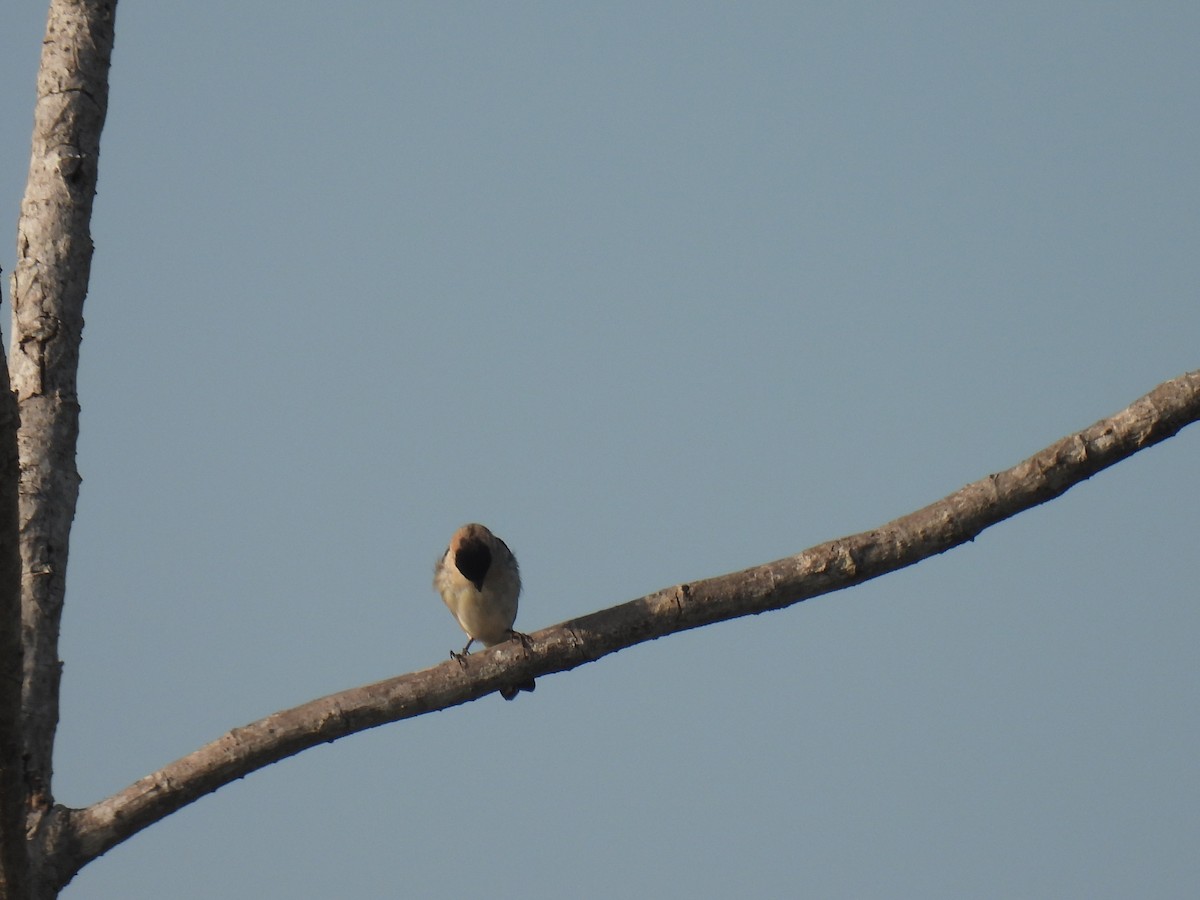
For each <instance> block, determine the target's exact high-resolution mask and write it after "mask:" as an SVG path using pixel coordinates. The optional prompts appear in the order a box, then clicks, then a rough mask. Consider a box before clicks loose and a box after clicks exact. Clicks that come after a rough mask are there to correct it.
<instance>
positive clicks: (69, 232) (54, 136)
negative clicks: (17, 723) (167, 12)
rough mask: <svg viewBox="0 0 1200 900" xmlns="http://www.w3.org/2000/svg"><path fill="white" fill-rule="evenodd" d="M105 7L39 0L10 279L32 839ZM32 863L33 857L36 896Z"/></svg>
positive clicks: (46, 758)
mask: <svg viewBox="0 0 1200 900" xmlns="http://www.w3.org/2000/svg"><path fill="white" fill-rule="evenodd" d="M115 13H116V0H103V2H98V0H53V2H52V3H51V4H50V14H49V18H48V20H47V24H46V36H45V39H44V41H43V45H42V59H41V65H40V67H39V69H38V79H37V103H36V106H35V108H34V125H33V141H32V151H31V154H30V163H29V178H28V181H27V183H26V188H25V197H24V199H23V201H22V203H21V217H20V221H19V224H18V231H17V265H16V270H15V272H14V273H13V281H12V310H13V317H12V323H13V337H12V349H11V355H10V358H9V373H10V375H11V379H12V389H13V391H15V394H16V400H17V405H18V408H19V411H20V427H19V429H18V432H17V452H18V457H19V465H20V482H19V501H18V503H19V517H20V526H19V528H20V533H19V548H20V556H21V564H22V571H21V628H20V635H21V641H22V645H23V654H22V671H23V685H22V699H21V709H22V713H21V741H22V746H23V755H24V782H25V783H24V800H25V803H26V804H27V814H28V816H29V820H28V823H27V825H28V830H29V831H30V832H31V833H33V834H34V835H35V837H36V835H37V832H38V831H39V829H40V827H41V818H42V816H43V815H44V814H45V813H46V812H47V811H49V810H50V809H51V807H52V804H53V790H52V786H51V777H52V774H53V770H52V760H53V752H54V734H55V729H56V727H57V725H58V701H59V680H60V675H61V667H62V664H61V663H60V662H59V660H58V635H59V623H60V620H61V617H62V605H63V596H64V593H65V590H66V572H67V551H68V546H69V540H70V531H71V521H72V519H73V518H74V516H75V502H76V499H77V497H78V495H79V473H78V471H77V470H76V468H75V445H76V439H77V437H78V434H79V400H78V393H77V390H76V375H77V372H78V367H79V342H80V338H81V336H82V332H83V301H84V297H85V296H86V295H87V287H88V276H89V273H90V269H91V261H92V239H91V230H90V221H91V215H92V200H93V198H94V197H95V194H96V176H97V171H98V166H99V153H100V132H101V129H102V128H103V126H104V117H105V113H106V112H107V108H108V70H109V62H110V60H111V56H112V47H113V20H114V16H115ZM32 846H35V847H36V846H38V842H37V841H36V840H35V842H34V844H33V845H32ZM38 868H39V866H38V860H37V859H34V860H33V874H34V877H35V884H34V891H35V894H39V892H40V888H39V887H38V885H37V883H36V877H37V873H38ZM51 896H52V894H51Z"/></svg>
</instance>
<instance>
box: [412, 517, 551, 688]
mask: <svg viewBox="0 0 1200 900" xmlns="http://www.w3.org/2000/svg"><path fill="white" fill-rule="evenodd" d="M433 588H434V590H436V591H437V592H438V593H439V594H441V595H442V601H443V602H444V603H445V604H446V606H448V607H449V608H450V612H452V613H454V618H456V619H458V624H459V625H460V626H462V630H463V631H465V632H466V633H467V637H468V638H469V640H468V641H467V645H466V646H465V647H463V648H462V653H461V654H458V653H454V652H453V651H451V653H450V655H451V656H453V657H454V658H455V659H461V658H462V657H463V656H466V655H467V653H468V652H469V651H470V649H471V645H472V644H473V643H475V642H476V641H479V642H481V643H482V644H483V645H484V646H485V647H491V646H493V645H495V644H501V643H503V642H504V641H507V640H508V639H509V638H514V637H515V638H518V639H520V640H522V641H525V640H528V637H527V636H526V635H523V634H521V633H520V632H519V631H513V622H515V621H516V619H517V596H518V595H519V594H520V593H521V572H520V570H519V569H518V568H517V558H516V557H515V556H513V554H512V551H511V550H509V549H508V545H507V544H506V543H504V541H502V540H500V538H498V537H496V536H495V535H494V534H492V532H491V531H490V530H488V528H487V527H486V526H484V525H479V524H478V523H475V522H472V523H471V524H470V525H464V526H463V527H462V528H460V529H458V531H456V532H454V536H453V537H452V538H450V546H449V547H447V548H446V552H445V553H443V554H442V558H441V559H439V560H438V563H437V566H435V567H434V570H433ZM534 687H535V684H534V681H533V679H532V678H530V679H529V680H528V681H525V682H522V683H521V684H515V685H512V686H511V687H504V688H501V689H500V696H502V697H503V698H504V699H505V700H512V699H513V698H514V697H516V696H517V693H518V692H519V691H532V690H533V689H534Z"/></svg>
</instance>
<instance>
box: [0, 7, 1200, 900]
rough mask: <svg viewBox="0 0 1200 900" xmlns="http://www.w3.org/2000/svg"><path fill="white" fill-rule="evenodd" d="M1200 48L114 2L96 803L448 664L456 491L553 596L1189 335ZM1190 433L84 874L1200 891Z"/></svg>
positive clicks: (171, 823) (931, 10) (960, 14)
mask: <svg viewBox="0 0 1200 900" xmlns="http://www.w3.org/2000/svg"><path fill="white" fill-rule="evenodd" d="M15 6H19V7H20V8H14V9H10V10H8V11H7V15H6V17H5V25H4V29H3V32H2V35H0V74H2V76H3V80H2V82H0V83H2V84H3V88H2V90H0V102H2V103H3V110H2V111H3V121H4V122H5V123H6V125H5V127H4V129H3V130H2V134H0V141H2V144H0V154H2V156H0V208H3V209H4V210H7V212H6V213H5V214H4V215H5V217H6V218H5V221H6V222H7V223H8V232H7V233H8V237H7V238H5V239H4V240H3V242H2V243H0V247H2V248H3V249H2V250H0V264H2V265H3V267H4V269H5V272H6V276H5V286H4V294H5V298H6V299H7V294H8V284H7V273H8V272H11V269H12V265H13V260H14V250H13V246H14V242H15V229H14V225H15V222H16V217H17V210H18V203H19V197H20V193H21V190H22V188H23V183H24V178H25V172H26V166H27V160H28V153H29V143H28V140H29V137H28V136H29V128H28V123H29V122H30V121H31V115H32V102H33V85H34V76H35V71H36V65H37V55H38V51H39V45H40V40H41V33H42V29H43V25H44V15H45V13H44V4H40V3H38V2H30V3H24V4H17V5H15ZM317 6H320V7H321V8H319V9H318V8H315V7H317ZM1198 42H1200V7H1198V6H1197V5H1196V4H1194V3H1155V2H1150V3H1139V4H1094V3H1052V4H1047V3H1004V4H962V3H913V4H810V3H746V4H733V3H726V4H712V3H624V2H614V3H604V4H561V3H505V4H493V3H470V4H461V3H460V4H446V3H389V2H375V3H367V2H346V3H337V4H321V5H316V4H308V5H304V4H301V5H296V4H291V3H278V2H275V3H267V2H262V3H231V2H212V3H200V4H162V3H148V2H144V0H122V2H121V5H120V8H119V11H118V20H117V48H116V55H115V60H114V67H113V73H112V93H111V101H110V109H109V119H108V127H107V129H106V131H105V134H104V139H103V149H102V157H101V169H100V173H101V174H100V193H99V197H98V200H97V205H96V215H95V222H94V225H95V239H96V247H97V251H96V258H95V264H94V267H93V277H92V288H91V294H90V296H89V298H88V301H87V309H86V315H87V329H86V333H85V343H84V350H83V365H82V372H81V392H82V404H83V434H82V437H81V441H80V453H79V464H80V469H81V471H82V473H83V477H84V482H83V487H82V494H81V497H80V504H79V513H78V518H77V522H76V527H75V531H74V537H73V544H72V551H71V567H70V572H69V578H68V585H69V588H68V607H67V613H66V618H65V621H64V630H63V641H62V654H63V658H64V659H65V661H66V668H65V676H64V681H63V691H64V694H63V716H64V719H63V723H62V726H61V729H60V741H59V747H58V750H59V752H58V756H57V760H56V768H57V793H58V797H59V799H60V800H61V801H63V802H65V803H68V804H71V805H84V804H87V803H90V802H93V801H95V800H98V799H100V798H102V797H105V796H107V795H109V794H111V793H113V792H115V791H117V790H119V789H121V788H123V787H124V786H125V785H127V784H128V783H129V782H131V781H133V780H135V779H137V778H138V777H140V776H142V775H144V774H147V773H148V772H150V771H152V770H154V769H156V768H157V767H159V766H161V765H163V764H165V763H166V762H168V761H170V760H172V759H175V758H177V757H179V756H181V755H183V754H185V753H187V752H189V751H191V750H193V749H195V748H196V747H198V746H199V745H201V744H203V743H206V742H208V741H210V740H212V739H214V738H216V737H218V736H219V735H221V734H222V733H223V732H225V731H226V730H228V729H229V728H231V727H234V726H237V725H241V724H244V723H246V722H249V721H251V720H254V719H257V718H259V717H261V716H263V715H266V714H268V713H271V712H273V711H275V710H277V709H280V708H283V707H288V706H292V705H295V704H298V703H301V702H304V701H306V700H309V699H311V698H313V697H316V696H319V695H323V694H326V693H329V692H332V691H335V690H340V689H343V688H347V687H352V686H355V685H358V684H362V683H366V682H370V681H375V680H379V679H382V678H386V677H389V676H392V675H396V674H400V673H403V672H407V671H411V670H414V669H419V668H424V667H426V666H429V665H432V664H435V663H437V662H439V661H441V660H443V659H444V658H445V657H446V653H447V652H448V651H449V650H450V648H452V647H457V646H459V645H460V642H461V640H462V638H461V635H460V632H459V630H458V628H457V625H456V624H455V622H454V621H453V619H452V618H451V617H450V615H449V613H448V612H447V611H446V610H445V608H444V607H443V606H442V604H441V602H440V601H439V600H438V598H437V597H436V595H435V594H434V593H433V592H432V589H431V587H430V578H431V575H432V566H433V562H434V560H435V559H436V557H437V556H438V554H439V553H440V552H441V550H442V548H443V547H444V545H445V542H446V540H447V538H448V537H449V535H450V533H451V532H452V531H453V529H454V528H455V527H456V526H458V525H460V524H462V523H463V522H467V521H472V520H478V521H482V522H486V523H487V524H489V525H490V526H491V527H492V528H494V529H495V530H496V532H497V533H499V534H500V535H502V536H503V537H504V538H505V539H506V540H507V541H508V542H509V544H510V545H511V546H512V548H513V549H514V551H515V552H516V554H517V556H518V557H519V559H520V561H521V564H522V568H523V571H524V575H525V586H526V592H525V594H524V596H523V598H522V604H521V613H520V617H519V619H518V625H519V626H520V627H521V628H523V629H525V630H531V631H532V630H536V629H538V628H541V627H543V626H546V625H550V624H553V623H556V622H559V621H562V620H564V619H566V618H569V617H572V616H575V615H579V614H582V613H586V612H590V611H593V610H596V609H599V608H602V607H606V606H610V605H612V604H615V603H619V602H622V601H625V600H628V599H632V598H634V597H637V596H640V595H642V594H644V593H647V592H649V591H651V590H654V589H657V588H660V587H664V586H667V585H670V584H674V583H677V582H679V581H681V580H688V579H696V578H700V577H704V576H708V575H714V574H718V573H723V572H727V571H731V570H734V569H739V568H742V567H745V566H749V565H753V564H756V563H760V562H765V561H767V560H770V559H774V558H777V557H780V556H784V555H787V554H790V553H794V552H797V551H799V550H801V549H803V548H805V547H807V546H810V545H812V544H815V543H817V542H820V541H822V540H825V539H829V538H833V537H837V536H840V535H843V534H847V533H851V532H855V531H860V530H863V529H868V528H871V527H874V526H876V525H878V524H880V523H882V522H884V521H887V520H889V519H891V518H893V517H895V516H897V515H901V514H903V513H906V512H909V511H911V510H912V509H915V508H916V507H918V506H921V505H924V504H926V503H928V502H930V501H933V500H935V499H937V498H939V497H941V496H943V495H945V494H947V493H949V492H950V491H953V490H955V489H956V488H958V487H960V486H961V485H962V484H964V483H966V482H968V481H972V480H974V479H976V478H979V477H981V476H983V475H986V474H987V473H989V472H993V471H996V470H998V469H1002V468H1005V467H1007V466H1009V465H1012V464H1014V463H1016V462H1017V461H1019V460H1020V459H1022V458H1024V457H1025V456H1027V455H1029V454H1031V453H1033V452H1035V451H1037V450H1038V449H1040V448H1042V447H1043V446H1045V445H1046V444H1048V443H1050V442H1052V441H1054V440H1055V439H1057V438H1059V437H1061V436H1062V435H1064V434H1066V433H1068V432H1071V431H1074V430H1077V429H1079V428H1082V427H1085V426H1087V425H1089V424H1091V423H1092V422H1093V421H1095V420H1096V419H1098V418H1101V417H1102V416H1106V415H1108V414H1111V413H1113V412H1115V411H1117V410H1119V409H1121V408H1122V407H1124V406H1125V405H1126V404H1128V403H1129V402H1130V401H1132V400H1133V399H1135V398H1136V397H1138V396H1140V395H1141V394H1143V393H1145V392H1146V391H1148V390H1150V389H1151V388H1153V387H1154V386H1155V385H1156V384H1158V383H1159V382H1161V381H1163V380H1165V379H1167V378H1169V377H1172V376H1175V375H1178V374H1180V373H1182V372H1184V371H1187V370H1190V369H1195V368H1197V367H1198V366H1200V303H1198V302H1197V286H1198V285H1200V252H1198V250H1200V217H1198V212H1197V211H1198V210H1200V177H1198V176H1200V163H1198V160H1200V147H1198V144H1200V89H1198V86H1200V56H1198V55H1197V53H1196V47H1197V44H1198ZM4 326H5V329H4V330H5V335H6V337H7V335H8V327H7V313H5V319H4ZM1198 458H1200V429H1197V428H1193V429H1191V430H1190V431H1185V432H1184V433H1183V434H1182V435H1180V436H1179V437H1178V438H1176V439H1174V440H1171V441H1169V442H1167V443H1166V444H1164V445H1162V446H1160V447H1158V448H1156V449H1153V450H1151V451H1149V452H1146V453H1144V454H1142V455H1140V456H1138V457H1136V458H1134V459H1133V460H1130V461H1128V462H1126V463H1123V464H1121V465H1119V466H1118V467H1117V468H1115V469H1113V470H1111V471H1108V472H1105V473H1103V474H1101V475H1100V476H1098V477H1096V478H1094V479H1093V480H1092V481H1090V482H1088V483H1086V484H1085V485H1082V486H1080V487H1079V488H1077V489H1075V490H1074V491H1072V492H1071V493H1070V494H1068V495H1067V496H1065V497H1063V498H1062V499H1060V500H1058V501H1056V502H1054V503H1052V504H1050V505H1048V506H1045V507H1042V508H1040V509H1038V510H1035V511H1033V512H1030V513H1027V514H1025V515H1022V516H1020V517H1018V518H1016V519H1014V520H1012V521H1009V522H1006V523H1004V524H1003V525H1001V526H999V527H997V528H994V529H992V530H990V531H988V532H985V533H984V534H983V535H982V536H981V537H980V538H979V539H978V540H976V541H975V542H974V543H973V544H971V545H969V546H967V547H964V548H962V549H960V550H956V551H953V552H951V553H948V554H946V555H944V556H942V557H939V558H936V559H932V560H928V561H926V562H924V563H922V564H921V565H919V566H917V567H915V568H913V569H910V570H907V571H905V572H902V573H899V574H896V575H894V576H891V577H887V578H884V579H881V580H879V581H876V582H873V583H871V584H868V585H864V586H862V587H859V588H856V589H854V590H851V591H848V592H845V593H841V594H837V595H833V596H830V597H825V598H821V599H819V600H815V601H812V602H810V603H805V604H802V605H801V606H799V607H796V608H793V609H790V610H787V611H784V612H781V613H775V614H771V615H764V616H759V617H754V618H752V619H746V620H741V621H738V622H734V623H729V624H724V625H720V626H716V627H712V628H707V629H703V630H699V631H693V632H690V633H688V634H684V635H678V636H674V637H671V638H668V639H665V640H661V641H658V642H655V643H653V644H651V645H646V646H642V647H638V648H635V649H632V650H628V651H625V652H622V653H620V654H618V655H616V656H614V657H610V658H607V659H605V660H603V661H601V662H600V663H598V664H595V665H590V666H586V667H584V668H582V669H579V670H576V671H574V672H571V673H567V674H563V675H557V676H553V677H548V678H544V679H542V680H541V682H540V684H539V687H538V690H537V693H536V694H534V695H532V696H522V697H521V698H520V699H519V700H518V701H517V702H515V703H511V704H510V703H505V702H503V701H502V700H500V699H499V697H497V696H492V697H489V698H486V699H484V700H482V701H480V702H478V703H474V704H470V705H468V706H466V707H461V708H458V709H454V710H451V711H449V712H444V713H439V714H436V715H432V716H428V717H425V718H422V719H418V720H415V721H411V722H406V723H402V724H399V725H394V726H388V727H384V728H380V729H376V730H374V731H371V732H367V733H365V734H362V735H358V736H355V737H353V738H350V739H348V740H345V741H341V742H338V743H336V744H333V745H331V746H327V747H322V748H319V749H316V750H313V751H310V752H308V753H305V754H302V755H301V756H299V757H296V758H294V759H291V760H288V761H285V762H283V763H281V764H278V765H275V766H273V767H271V768H269V769H267V770H264V771H262V772H259V773H256V774H254V775H252V776H250V777H249V778H247V779H245V780H244V781H241V782H239V783H237V784H235V785H233V786H231V787H228V788H226V789H223V790H222V791H220V792H219V793H217V794H215V795H213V796H211V797H208V798H206V799H203V800H201V801H200V802H198V803H197V804H195V805H193V806H191V807H189V808H187V809H186V810H184V811H182V812H180V813H178V814H176V815H175V816H172V817H171V818H169V819H168V820H166V821H165V822H163V823H162V824H160V825H157V826H154V827H153V828H151V829H150V830H148V831H146V832H144V833H142V834H140V835H138V836H137V837H135V838H133V839H132V840H131V841H129V842H128V843H127V844H124V845H122V846H120V847H118V848H116V849H115V850H113V851H112V852H110V853H109V854H108V855H107V856H106V857H104V858H102V859H100V860H98V861H97V862H95V863H93V864H92V865H90V866H89V867H88V868H86V869H85V870H84V871H83V873H82V874H81V875H80V876H79V877H78V878H77V879H76V880H75V882H74V883H73V884H72V885H71V887H69V888H68V890H67V891H66V893H65V895H64V896H65V897H66V898H69V900H84V898H87V900H117V898H122V900H126V898H159V897H170V898H174V900H191V898H196V900H200V898H206V900H207V898H212V897H231V898H265V900H284V898H288V900H291V898H330V897H349V898H381V900H382V898H392V897H397V896H402V895H404V896H413V897H433V898H438V897H447V898H449V897H460V896H463V895H470V894H472V893H476V892H478V893H480V894H483V895H486V896H489V897H497V898H507V897H512V898H517V897H544V898H555V897H562V896H581V897H611V896H628V897H639V896H641V897H668V896H690V897H694V898H721V897H730V896H741V897H785V896H806V897H821V898H864V897H880V898H883V897H886V898H897V897H901V898H908V897H913V898H961V897H982V898H1011V897H1023V898H1042V897H1044V898H1074V897H1078V898H1107V897H1111V898H1125V897H1131V896H1151V897H1156V898H1175V897H1178V898H1185V897H1188V898H1190V897H1194V896H1195V894H1196V890H1197V885H1198V884H1200V855H1198V854H1197V852H1196V848H1197V846H1200V764H1198V763H1197V760H1198V759H1200V689H1198V678H1197V662H1198V653H1197V649H1196V648H1197V642H1196V635H1197V633H1198V632H1200V604H1198V603H1197V600H1198V599H1200V597H1198V595H1200V587H1198V585H1200V553H1198V552H1197V544H1198V540H1197V535H1198V534H1200V503H1198V502H1197V501H1198V496H1200V466H1198V465H1197V460H1198Z"/></svg>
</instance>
